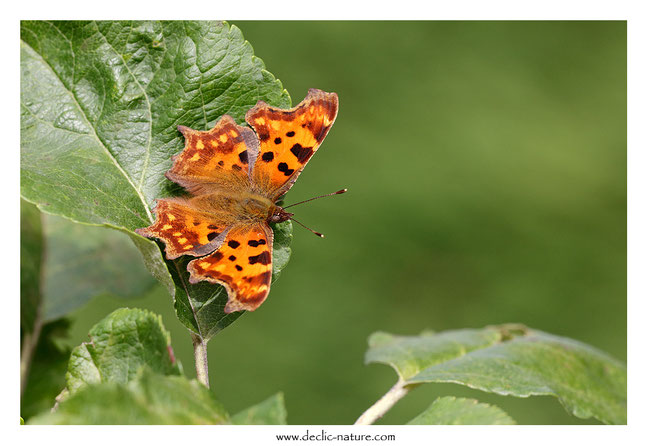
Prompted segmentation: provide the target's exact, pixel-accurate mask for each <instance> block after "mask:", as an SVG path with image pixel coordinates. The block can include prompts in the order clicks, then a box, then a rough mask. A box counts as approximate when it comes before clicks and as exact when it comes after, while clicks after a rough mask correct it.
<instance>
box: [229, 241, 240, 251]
mask: <svg viewBox="0 0 648 446" xmlns="http://www.w3.org/2000/svg"><path fill="white" fill-rule="evenodd" d="M240 245H241V244H240V243H239V242H237V241H236V240H230V241H229V242H227V246H229V247H230V248H232V249H236V248H238V247H239V246H240Z"/></svg>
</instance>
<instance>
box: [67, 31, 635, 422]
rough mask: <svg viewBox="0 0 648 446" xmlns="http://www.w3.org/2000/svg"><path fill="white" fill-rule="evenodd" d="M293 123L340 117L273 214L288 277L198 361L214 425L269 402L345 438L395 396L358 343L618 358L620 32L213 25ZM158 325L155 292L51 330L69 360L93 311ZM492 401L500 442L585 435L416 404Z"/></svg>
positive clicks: (168, 307)
mask: <svg viewBox="0 0 648 446" xmlns="http://www.w3.org/2000/svg"><path fill="white" fill-rule="evenodd" d="M234 24H235V25H236V26H238V27H240V28H241V30H242V31H243V34H244V35H245V37H246V38H247V39H248V40H249V41H250V42H251V43H252V45H253V47H254V49H255V53H256V55H257V56H259V57H260V58H262V59H263V60H264V62H265V64H266V67H267V69H268V70H269V71H270V72H271V73H273V74H274V75H275V76H277V77H278V78H279V79H281V81H282V82H283V84H284V86H285V88H286V89H287V90H288V91H289V92H290V94H291V96H292V98H293V104H296V103H298V102H299V101H300V100H301V99H302V98H303V97H304V96H305V94H306V91H307V89H308V88H310V87H316V88H320V89H323V90H327V91H335V92H337V93H338V94H339V97H340V113H339V115H338V119H337V121H336V124H335V125H334V127H333V128H332V130H331V132H330V134H329V136H328V137H327V139H326V141H325V142H324V145H323V146H322V149H321V150H320V151H319V152H318V154H317V156H316V157H315V158H314V159H313V160H312V162H311V163H310V164H309V165H308V167H307V168H306V170H305V173H304V174H303V175H302V176H301V177H300V179H299V181H298V182H297V184H296V185H295V187H294V188H293V189H292V191H291V192H290V194H289V195H288V198H287V203H290V202H295V201H298V200H301V199H306V198H309V197H312V196H315V195H317V194H321V193H326V192H331V191H334V190H337V189H338V188H342V187H348V188H349V193H348V194H346V195H342V196H339V197H335V198H329V199H326V200H321V201H318V202H314V203H309V204H307V205H304V206H300V207H298V208H295V211H296V216H297V218H299V219H300V221H302V222H304V223H305V224H307V225H309V226H312V227H313V228H315V229H316V230H318V231H321V232H323V233H325V234H326V238H325V239H319V238H317V237H314V236H313V235H312V234H310V233H309V232H307V231H305V230H303V229H302V228H300V227H298V226H295V230H294V235H295V238H294V243H293V257H292V260H291V262H290V264H289V265H288V267H287V268H286V269H285V270H284V272H283V274H282V277H281V279H280V280H279V281H277V282H276V283H275V284H274V285H273V290H272V293H271V294H270V297H269V299H268V301H267V302H266V303H265V304H264V305H263V306H262V307H261V308H260V309H259V310H258V311H256V312H255V313H251V314H246V315H244V316H243V317H242V318H240V319H239V320H238V321H237V322H236V323H234V324H233V325H232V326H230V327H229V328H227V329H226V330H225V331H223V332H222V333H221V334H219V335H217V336H216V337H215V338H214V339H213V340H212V341H211V342H210V344H209V358H210V377H211V382H212V388H213V390H214V392H215V393H216V395H217V396H218V397H219V398H220V399H221V401H222V402H223V403H224V404H225V406H226V407H227V408H228V409H229V410H230V411H231V412H232V413H234V412H236V411H238V410H240V409H243V408H245V407H247V406H249V405H251V404H254V403H257V402H258V401H260V400H262V399H264V398H266V397H268V396H269V395H271V394H273V393H275V392H277V391H279V390H281V391H283V392H284V393H285V397H286V405H287V409H288V421H289V423H291V424H350V423H353V422H354V421H355V419H356V418H357V417H358V416H359V415H360V414H361V413H362V412H363V411H364V410H365V409H366V408H368V407H369V406H370V405H371V404H373V402H375V400H376V399H378V398H379V397H380V396H381V395H382V394H383V393H384V392H386V391H387V390H388V389H389V387H391V385H392V384H393V383H394V382H395V373H394V372H393V371H392V370H391V369H390V368H388V367H386V366H380V365H372V366H365V365H363V354H364V351H365V349H366V339H367V336H368V335H369V334H370V333H372V332H374V331H376V330H384V331H389V332H392V333H397V334H416V333H419V332H420V331H422V330H423V329H432V330H435V331H439V330H445V329H454V328H465V327H483V326H486V325H489V324H498V323H504V322H521V323H524V324H527V325H529V326H531V327H534V328H538V329H541V330H544V331H548V332H551V333H555V334H558V335H563V336H568V337H573V338H576V339H579V340H581V341H584V342H587V343H590V344H592V345H594V346H596V347H598V348H600V349H602V350H605V351H607V352H609V353H611V354H612V355H614V356H616V357H617V358H619V359H622V360H625V359H626V24H625V22H234ZM125 305H128V306H130V307H142V308H149V309H151V310H153V311H155V312H158V313H160V314H162V316H163V320H164V323H165V325H166V327H167V328H168V329H169V330H170V331H171V334H172V340H173V346H174V348H175V351H176V355H177V357H178V358H179V359H180V361H181V362H182V363H183V365H184V368H185V371H186V373H187V374H188V375H189V376H195V372H194V368H193V358H192V348H191V340H190V337H189V335H188V333H187V331H186V330H185V329H184V327H183V326H182V325H181V324H180V323H179V322H178V321H177V319H176V317H175V314H174V312H173V308H172V303H171V298H170V297H169V296H168V294H167V293H166V292H165V291H164V290H163V289H162V288H161V287H159V286H157V287H156V288H154V290H153V291H152V292H150V293H149V294H148V295H147V296H146V297H144V298H142V299H131V300H127V301H126V300H119V299H114V298H109V297H102V298H99V299H96V300H94V301H92V302H91V303H90V304H89V305H87V306H86V307H84V308H83V309H82V310H80V311H78V312H76V313H75V314H74V315H73V320H74V322H73V325H72V336H71V339H70V343H71V344H78V343H80V342H82V341H84V340H86V339H87V332H88V330H89V328H90V327H91V326H92V325H93V324H94V323H96V322H97V321H99V320H100V319H101V318H102V317H104V316H105V315H106V314H107V313H108V312H109V311H111V310H112V309H115V308H118V307H121V306H125ZM439 395H458V396H471V397H474V398H477V399H479V400H481V401H484V402H492V403H495V404H497V405H499V406H500V407H502V408H503V409H504V410H505V411H507V412H508V413H509V414H510V415H511V416H512V417H513V418H514V419H516V420H517V421H518V423H521V424H534V423H539V424H558V423H567V424H569V423H594V422H595V421H593V420H579V419H577V418H574V417H571V416H569V415H567V414H566V412H565V411H564V410H562V408H561V407H560V405H559V403H558V402H557V401H556V400H555V399H552V398H548V397H547V398H538V397H535V398H529V399H516V398H506V397H497V396H493V395H489V394H485V393H481V392H478V391H474V390H470V389H467V388H463V387H460V386H454V385H427V386H423V387H421V388H419V389H417V390H415V391H414V392H412V393H411V394H410V395H408V397H406V398H405V399H403V400H402V401H400V402H399V403H398V404H397V405H396V406H395V407H394V409H392V411H391V412H390V413H389V414H388V415H387V416H386V417H385V418H384V419H383V420H382V421H381V423H384V424H398V423H403V422H406V421H408V420H409V419H411V418H412V417H414V416H415V415H417V414H418V413H419V412H420V411H422V410H423V409H424V408H425V407H427V406H428V405H429V404H430V403H431V401H432V400H433V399H434V398H435V397H436V396H439Z"/></svg>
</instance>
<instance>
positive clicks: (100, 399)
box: [29, 369, 228, 424]
mask: <svg viewBox="0 0 648 446" xmlns="http://www.w3.org/2000/svg"><path fill="white" fill-rule="evenodd" d="M227 422H228V415H227V412H226V411H225V409H224V408H223V406H222V405H221V404H220V403H219V402H218V401H217V400H216V399H215V398H214V396H213V395H212V393H211V392H210V391H209V389H207V388H206V387H205V386H203V385H202V384H200V383H199V382H198V381H196V380H191V381H189V380H187V379H186V378H184V377H181V376H162V375H158V374H155V373H153V372H151V371H150V370H149V369H144V370H142V372H141V374H140V375H139V376H138V377H136V379H134V380H133V381H131V382H129V383H121V382H104V383H101V384H96V385H92V386H87V387H84V388H83V389H81V390H79V391H78V392H76V393H75V394H73V395H72V396H70V397H69V398H68V399H66V400H65V401H63V402H62V403H61V404H60V405H59V406H58V409H57V410H56V412H45V413H42V414H41V415H39V416H36V417H34V418H32V419H31V420H29V424H224V423H227Z"/></svg>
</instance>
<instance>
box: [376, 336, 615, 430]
mask: <svg viewBox="0 0 648 446" xmlns="http://www.w3.org/2000/svg"><path fill="white" fill-rule="evenodd" d="M512 327H513V328H512ZM479 338H483V339H485V340H488V341H487V342H484V343H483V344H482V345H481V346H478V345H477V344H478V342H473V341H475V340H477V339H479ZM372 342H373V343H372ZM426 345H427V346H428V347H427V348H426ZM449 351H451V353H448V352H449ZM366 361H367V362H382V363H386V364H390V365H392V367H394V368H395V369H396V371H397V372H398V373H399V375H400V376H401V377H402V378H403V379H404V380H405V381H406V383H407V384H409V385H418V384H421V383H429V382H443V383H456V384H462V385H466V386H468V387H471V388H474V389H479V390H483V391H486V392H492V393H497V394H500V395H512V396H517V397H528V396H530V395H552V396H555V397H557V398H558V400H559V401H560V402H561V403H562V405H563V406H564V407H565V409H566V410H567V411H568V412H570V413H572V414H573V415H575V416H577V417H580V418H589V417H595V418H597V419H599V420H601V421H603V422H604V423H614V424H623V423H626V387H627V384H626V368H625V366H624V365H623V364H622V363H620V362H619V361H617V360H615V359H614V358H611V357H610V356H608V355H607V354H605V353H603V352H601V351H598V350H596V349H594V348H593V347H590V346H588V345H586V344H583V343H580V342H578V341H574V340H572V339H567V338H562V337H558V336H554V335H550V334H547V333H543V332H541V331H536V330H531V329H527V328H525V327H520V326H511V325H505V326H501V327H489V328H486V329H483V330H458V331H448V332H442V333H439V334H438V335H431V334H426V335H422V336H412V337H406V336H392V335H388V334H384V333H381V334H378V335H374V336H372V338H371V339H370V349H369V351H368V352H367V357H366ZM417 370H420V371H417Z"/></svg>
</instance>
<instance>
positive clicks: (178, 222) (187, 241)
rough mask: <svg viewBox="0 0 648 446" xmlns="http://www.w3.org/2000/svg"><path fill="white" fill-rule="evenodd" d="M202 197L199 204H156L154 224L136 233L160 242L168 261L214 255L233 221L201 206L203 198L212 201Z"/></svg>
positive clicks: (175, 201)
mask: <svg viewBox="0 0 648 446" xmlns="http://www.w3.org/2000/svg"><path fill="white" fill-rule="evenodd" d="M202 197H204V198H202ZM202 197H200V198H201V200H199V201H196V200H195V199H194V200H191V199H185V198H169V199H162V200H158V202H157V205H156V206H155V208H154V209H153V212H155V217H156V218H155V222H154V223H153V224H152V225H151V226H149V227H147V228H141V229H136V230H135V231H136V232H137V233H138V234H140V235H142V236H144V237H155V238H158V239H160V240H162V241H163V242H164V244H165V245H166V247H165V252H166V257H167V259H169V260H171V259H175V258H178V257H180V256H181V255H185V254H188V255H192V256H204V255H205V254H209V253H210V252H213V251H214V250H216V249H218V247H220V245H221V244H222V243H223V240H224V239H225V236H226V235H227V231H228V230H229V228H230V227H231V226H232V224H233V223H234V221H233V219H232V215H231V214H229V213H227V212H226V211H222V210H219V209H217V208H216V207H215V206H214V207H206V206H204V202H205V201H208V200H206V199H205V198H212V196H211V195H205V196H202ZM213 198H214V199H216V198H218V197H215V196H214V197H213ZM212 201H216V200H212Z"/></svg>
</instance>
